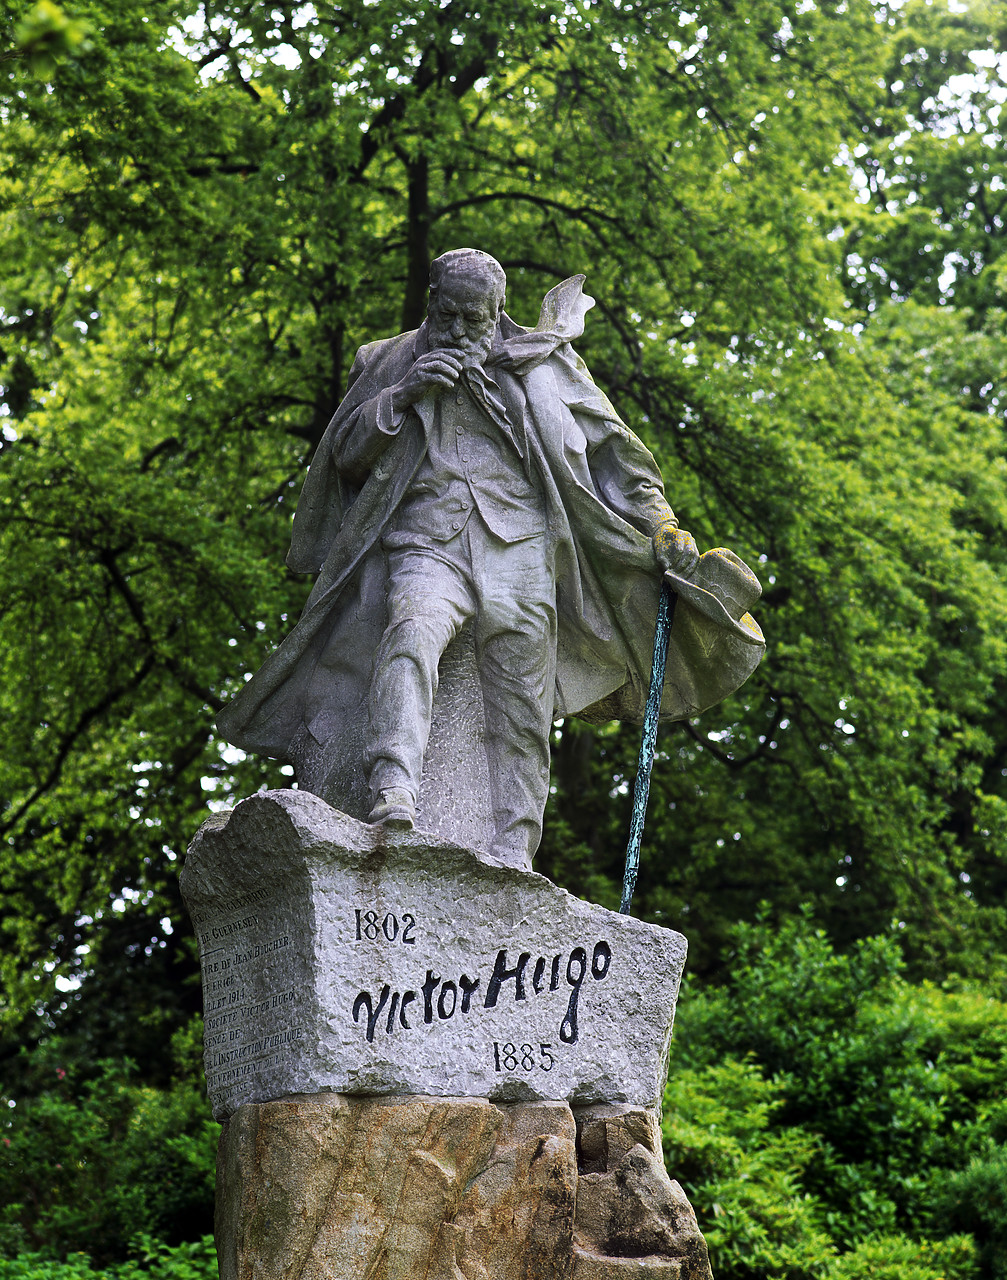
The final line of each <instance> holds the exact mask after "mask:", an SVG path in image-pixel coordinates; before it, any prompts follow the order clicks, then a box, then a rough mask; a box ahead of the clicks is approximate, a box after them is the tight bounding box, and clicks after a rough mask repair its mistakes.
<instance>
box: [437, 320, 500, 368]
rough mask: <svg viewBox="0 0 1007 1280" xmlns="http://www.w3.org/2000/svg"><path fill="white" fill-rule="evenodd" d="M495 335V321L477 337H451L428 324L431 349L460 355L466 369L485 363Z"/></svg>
mask: <svg viewBox="0 0 1007 1280" xmlns="http://www.w3.org/2000/svg"><path fill="white" fill-rule="evenodd" d="M495 336H496V323H495V322H494V324H493V326H492V328H490V329H487V330H486V332H485V333H482V334H480V335H479V336H478V337H477V338H453V337H452V336H451V335H450V334H449V333H447V332H445V331H444V330H442V329H439V328H438V327H437V326H436V325H434V324H431V325H430V347H431V350H434V351H449V352H450V353H451V354H452V355H454V356H460V357H461V360H462V364H463V365H464V367H465V368H466V369H473V368H475V369H477V368H479V367H481V366H482V365H484V364H485V363H486V357H487V356H488V355H489V353H490V351H491V350H492V349H493V339H494V337H495Z"/></svg>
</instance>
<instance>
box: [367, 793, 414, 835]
mask: <svg viewBox="0 0 1007 1280" xmlns="http://www.w3.org/2000/svg"><path fill="white" fill-rule="evenodd" d="M367 821H368V822H370V823H371V824H372V825H375V826H382V827H389V828H391V830H392V831H412V829H413V828H414V827H415V826H416V801H415V800H414V799H413V797H412V796H411V795H410V794H409V792H408V791H405V790H403V789H402V788H400V787H391V788H389V790H387V791H379V792H378V799H377V803H376V804H375V806H374V808H373V809H372V810H371V812H370V816H369V817H368V819H367Z"/></svg>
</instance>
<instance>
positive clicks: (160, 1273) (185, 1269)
mask: <svg viewBox="0 0 1007 1280" xmlns="http://www.w3.org/2000/svg"><path fill="white" fill-rule="evenodd" d="M136 1246H137V1247H136V1253H137V1256H136V1257H135V1258H133V1259H130V1260H129V1261H126V1262H123V1263H120V1264H117V1265H113V1266H109V1267H103V1268H101V1269H97V1270H96V1269H95V1267H94V1265H93V1263H92V1261H91V1259H90V1258H88V1257H87V1255H86V1254H83V1253H77V1254H71V1255H70V1256H69V1257H68V1258H67V1259H66V1261H65V1262H53V1261H51V1260H47V1259H45V1258H43V1257H42V1256H41V1255H40V1254H25V1255H22V1256H21V1257H18V1258H11V1259H9V1260H7V1261H4V1260H2V1259H0V1280H217V1255H216V1253H215V1251H214V1248H213V1237H212V1236H204V1237H203V1239H202V1240H196V1241H192V1242H189V1243H186V1244H180V1245H174V1246H169V1245H166V1244H163V1243H161V1242H160V1241H155V1240H151V1239H149V1238H146V1237H140V1238H139V1239H138V1240H137V1241H136Z"/></svg>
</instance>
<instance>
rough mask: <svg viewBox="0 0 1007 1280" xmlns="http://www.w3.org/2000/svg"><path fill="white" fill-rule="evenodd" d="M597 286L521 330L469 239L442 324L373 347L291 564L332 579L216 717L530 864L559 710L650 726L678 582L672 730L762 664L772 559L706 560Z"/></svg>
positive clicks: (378, 800) (302, 504) (492, 270)
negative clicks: (623, 402) (594, 323)
mask: <svg viewBox="0 0 1007 1280" xmlns="http://www.w3.org/2000/svg"><path fill="white" fill-rule="evenodd" d="M583 283H584V277H583V276H574V277H573V278H572V279H569V280H566V281H564V282H563V283H562V284H560V285H558V286H557V287H556V288H554V289H553V290H551V292H550V293H548V294H547V295H546V297H545V299H544V301H543V303H542V310H541V315H540V318H539V322H538V325H537V327H536V328H534V329H531V330H528V329H524V328H522V327H521V326H520V325H518V324H516V323H515V322H514V321H513V320H512V319H511V318H510V317H509V316H508V315H507V313H506V311H505V310H504V301H505V293H506V277H505V274H504V271H503V268H502V267H501V266H500V264H499V263H498V262H497V261H496V260H495V259H494V258H492V257H490V256H489V255H488V254H486V253H482V252H480V251H478V250H475V249H456V250H454V251H453V252H451V253H446V254H444V255H443V256H442V257H440V258H438V259H437V260H436V261H435V262H434V263H433V264H432V267H431V271H430V301H429V307H428V310H427V318H426V320H425V321H424V323H423V324H422V325H421V326H420V327H419V329H417V330H415V331H413V332H410V333H402V334H399V335H398V336H397V337H393V338H386V339H383V340H381V341H378V342H372V343H369V344H368V345H366V346H364V347H362V348H361V349H360V351H359V352H358V353H357V356H356V359H355V360H354V362H353V367H352V369H351V371H350V378H349V388H348V390H347V393H346V396H345V398H344V400H343V401H342V403H341V404H340V405H339V407H338V408H337V409H336V412H335V414H334V415H333V418H332V421H331V422H330V423H329V426H328V428H327V430H326V432H325V434H324V436H323V437H322V440H321V442H320V444H319V446H318V448H317V450H316V451H315V454H314V457H313V458H312V461H311V466H310V469H309V471H308V474H307V477H306V479H305V482H304V488H303V490H302V493H301V497H300V500H299V503H298V506H297V512H296V516H295V518H294V524H293V535H292V542H291V548H290V552H289V555H288V557H287V562H288V564H289V565H290V567H291V568H292V569H294V570H297V571H300V572H304V573H317V575H318V577H317V579H316V581H315V584H314V587H313V589H312V591H311V594H310V596H309V598H308V601H307V604H306V606H305V609H304V613H303V614H302V616H301V618H300V620H299V622H298V623H297V625H296V626H295V627H294V628H293V630H292V631H291V632H290V634H289V635H288V636H287V637H286V639H285V640H284V641H283V643H282V644H280V645H279V647H278V648H277V649H276V650H275V651H274V652H273V653H272V654H271V655H270V657H269V658H268V659H267V661H266V662H265V664H264V665H263V667H262V668H261V670H260V671H258V672H257V674H256V675H254V676H253V677H252V679H251V680H249V681H248V683H247V684H246V685H245V687H244V688H243V689H242V690H241V692H240V693H239V695H238V696H237V697H236V698H235V699H234V700H233V701H232V702H231V703H230V704H229V705H228V706H227V707H226V708H225V709H224V711H223V712H222V713H221V715H220V717H219V719H218V726H219V728H220V731H221V733H222V734H223V736H224V737H225V738H227V739H228V740H229V741H230V742H232V743H234V744H236V745H238V746H240V747H243V748H245V749H247V750H251V751H255V752H259V753H262V754H265V755H269V756H275V757H278V758H281V759H286V760H289V761H292V762H293V764H294V767H295V771H296V776H297V780H298V785H299V786H301V787H303V788H305V789H307V790H309V791H313V792H315V793H316V794H318V795H320V796H322V797H323V798H324V799H325V800H327V801H328V802H329V803H330V804H332V805H333V806H335V807H336V808H338V809H342V810H343V811H344V812H346V813H349V814H351V815H353V816H355V817H357V818H359V819H361V820H363V821H367V822H371V823H381V824H384V825H385V826H387V827H389V828H397V829H400V830H401V829H410V828H413V827H414V826H415V827H417V828H418V829H419V830H420V831H429V832H431V833H433V834H436V835H437V836H439V837H440V838H447V839H455V840H456V841H457V842H458V843H461V844H468V845H469V846H470V847H474V848H477V849H480V850H481V851H482V852H483V853H484V854H486V855H488V856H489V857H490V858H492V859H494V860H496V861H497V862H500V863H504V864H507V865H510V866H515V867H529V866H530V865H531V859H532V856H533V854H534V853H535V850H536V848H537V847H538V843H539V839H540V836H541V831H542V815H543V810H544V807H545V802H546V797H547V794H548V788H549V740H550V733H551V729H552V725H553V722H554V721H555V720H556V719H557V718H559V717H564V716H568V715H576V716H580V717H582V718H584V719H587V720H590V721H594V722H600V721H605V720H611V719H630V720H637V721H638V720H639V719H640V715H641V711H642V707H643V702H644V699H645V697H646V693H647V685H648V680H649V677H650V668H651V652H652V642H653V634H654V616H655V608H656V603H657V599H658V595H659V591H660V585H661V580H662V576H663V575H666V574H667V576H668V581H669V582H670V583H671V584H672V586H673V587H674V589H675V591H676V592H677V594H678V604H677V608H676V612H675V622H674V629H673V631H672V635H671V644H670V649H669V657H668V671H667V678H666V682H665V686H664V695H663V701H662V704H661V715H662V717H663V718H666V719H683V718H686V717H689V716H693V715H696V714H698V713H699V712H700V711H702V710H703V709H705V708H706V707H709V706H712V705H713V704H714V703H716V702H719V701H720V700H721V699H722V698H724V697H726V696H727V695H728V694H729V693H730V692H732V691H733V690H735V689H736V688H738V686H739V685H741V684H742V682H743V681H744V680H745V679H747V677H748V676H749V675H750V674H751V672H752V671H753V670H754V668H755V666H756V665H757V663H758V661H759V659H760V658H761V656H762V652H763V646H762V635H761V632H760V631H759V628H758V626H757V624H756V623H755V621H754V620H753V619H752V617H751V615H750V614H749V613H748V612H747V610H748V608H749V607H750V605H751V604H752V603H754V600H755V599H756V598H757V596H758V593H759V587H758V583H757V581H756V579H755V578H754V576H753V575H752V573H751V571H750V570H748V569H747V568H746V566H744V565H743V564H742V563H741V561H739V560H738V559H737V557H736V556H734V555H733V553H731V552H729V551H724V550H722V549H719V550H716V551H711V552H707V553H706V554H705V555H703V556H699V554H698V552H697V548H696V544H695V542H694V540H693V539H692V537H691V535H690V534H688V533H686V532H685V531H683V530H681V529H680V528H679V523H678V520H677V519H676V517H675V514H674V512H673V511H672V508H671V506H670V505H669V503H668V501H667V499H666V497H665V493H664V485H663V483H662V479H661V475H660V472H659V471H658V468H657V464H656V463H655V461H654V458H653V457H652V455H651V454H650V452H649V451H648V450H647V449H646V448H645V447H644V445H643V444H642V443H641V441H640V440H638V439H637V437H636V436H635V435H634V434H633V433H632V432H631V431H630V430H629V429H628V428H627V427H626V425H625V424H624V423H623V422H622V421H621V420H620V419H619V416H618V415H617V414H616V412H615V410H614V409H613V407H612V405H611V404H610V403H609V401H608V399H607V398H606V396H605V395H604V394H603V393H602V392H601V391H600V390H599V389H598V387H596V386H595V384H594V382H593V381H592V379H591V377H590V374H589V373H588V370H587V368H586V366H585V365H584V363H583V361H582V360H581V359H580V357H579V356H578V355H577V354H576V352H575V351H574V350H573V348H572V346H571V342H572V341H573V340H574V339H576V338H577V337H579V336H580V334H581V333H582V332H583V328H584V315H585V312H586V311H587V310H588V308H589V307H590V306H592V305H593V301H592V299H590V298H588V297H586V296H585V295H584V294H583V293H582V285H583Z"/></svg>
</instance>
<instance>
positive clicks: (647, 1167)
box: [217, 1094, 710, 1280]
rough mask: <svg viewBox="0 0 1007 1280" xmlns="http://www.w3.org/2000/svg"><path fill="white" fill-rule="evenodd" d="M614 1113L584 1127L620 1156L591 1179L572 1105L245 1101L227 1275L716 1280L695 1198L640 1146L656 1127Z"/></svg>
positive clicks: (234, 1124)
mask: <svg viewBox="0 0 1007 1280" xmlns="http://www.w3.org/2000/svg"><path fill="white" fill-rule="evenodd" d="M605 1112H606V1114H605V1116H604V1117H603V1123H602V1124H601V1126H600V1128H599V1127H597V1126H596V1127H594V1128H592V1124H593V1120H592V1118H591V1117H590V1116H585V1114H584V1113H583V1112H581V1114H580V1115H579V1116H578V1120H579V1122H580V1123H579V1127H580V1130H581V1132H582V1133H588V1132H594V1133H595V1135H596V1136H597V1134H598V1133H601V1132H604V1134H605V1135H607V1138H606V1146H607V1150H608V1151H609V1152H611V1153H620V1152H621V1153H623V1154H621V1155H618V1158H617V1159H616V1161H615V1164H614V1165H613V1167H612V1168H611V1169H609V1168H602V1169H599V1170H598V1171H597V1172H595V1173H591V1174H587V1175H583V1174H580V1173H578V1155H580V1156H581V1157H583V1156H584V1154H585V1153H584V1152H583V1151H581V1152H578V1148H577V1141H576V1134H577V1128H578V1125H577V1124H576V1123H575V1121H574V1117H573V1114H572V1113H571V1111H570V1108H569V1107H568V1106H567V1105H566V1104H565V1103H518V1104H509V1105H508V1104H498V1105H495V1104H493V1103H490V1102H488V1101H486V1100H485V1099H481V1098H457V1099H447V1098H429V1097H397V1098H348V1097H345V1096H341V1095H339V1094H318V1095H315V1096H312V1097H291V1098H284V1099H282V1100H279V1101H275V1102H268V1103H261V1104H249V1105H247V1106H243V1107H241V1108H239V1110H238V1111H237V1112H236V1113H235V1114H234V1116H233V1117H232V1118H231V1119H230V1120H229V1121H227V1122H226V1124H225V1125H224V1128H223V1132H222V1134H221V1140H220V1148H219V1153H218V1173H217V1250H218V1255H219V1258H220V1273H221V1280H365V1278H366V1280H421V1278H422V1280H621V1278H622V1277H628V1276H633V1277H648V1276H652V1277H660V1278H661V1280H710V1270H709V1263H708V1261H707V1257H706V1249H705V1245H704V1244H703V1240H702V1237H701V1236H700V1235H699V1232H698V1230H697V1229H696V1224H695V1218H694V1217H693V1216H692V1214H691V1210H689V1209H688V1205H687V1202H685V1201H684V1197H682V1196H681V1192H680V1191H677V1192H676V1184H674V1183H672V1182H670V1181H669V1180H668V1177H667V1175H666V1174H665V1173H664V1171H663V1168H661V1167H660V1164H659V1160H658V1159H657V1158H656V1157H655V1153H654V1152H653V1151H651V1150H650V1149H649V1148H648V1147H646V1146H644V1145H643V1144H641V1143H634V1139H635V1137H636V1136H637V1135H638V1134H639V1132H640V1131H641V1130H647V1131H649V1132H651V1133H652V1132H653V1126H654V1121H653V1118H652V1117H649V1118H648V1117H646V1116H645V1115H644V1114H643V1113H642V1112H641V1111H640V1110H639V1109H624V1110H623V1112H622V1113H621V1114H620V1113H619V1112H618V1110H617V1109H615V1108H605ZM600 1158H601V1157H600V1156H599V1155H598V1151H597V1150H595V1152H594V1154H593V1155H592V1157H591V1161H592V1163H597V1162H598V1161H599V1159H600ZM662 1186H663V1188H664V1190H663V1191H661V1190H660V1188H661V1187H662ZM662 1196H663V1197H664V1200H666V1201H667V1202H668V1204H669V1205H670V1207H671V1208H670V1214H669V1216H668V1217H667V1218H666V1219H665V1220H662V1219H661V1216H660V1215H661V1212H662V1209H661V1204H662ZM683 1204H684V1206H685V1207H684V1208H683V1207H682V1205H683ZM643 1245H647V1246H648V1247H650V1248H652V1252H650V1253H643V1252H641V1251H640V1250H641V1248H642V1246H643ZM633 1250H635V1252H633Z"/></svg>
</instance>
